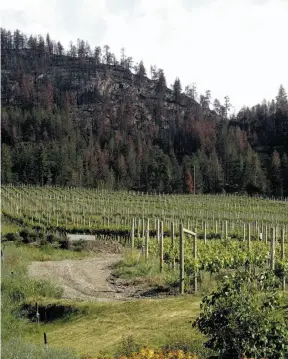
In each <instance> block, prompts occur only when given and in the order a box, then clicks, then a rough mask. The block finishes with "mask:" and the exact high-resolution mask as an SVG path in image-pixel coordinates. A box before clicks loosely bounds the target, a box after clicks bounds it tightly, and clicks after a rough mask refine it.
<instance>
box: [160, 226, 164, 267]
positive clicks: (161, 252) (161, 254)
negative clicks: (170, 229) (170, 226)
mask: <svg viewBox="0 0 288 359" xmlns="http://www.w3.org/2000/svg"><path fill="white" fill-rule="evenodd" d="M163 239H164V237H163V221H161V234H160V273H161V272H162V271H163Z"/></svg>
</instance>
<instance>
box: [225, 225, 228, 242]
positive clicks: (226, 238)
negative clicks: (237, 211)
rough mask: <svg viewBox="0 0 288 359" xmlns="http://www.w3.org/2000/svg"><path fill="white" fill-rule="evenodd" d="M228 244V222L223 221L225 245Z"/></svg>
mask: <svg viewBox="0 0 288 359" xmlns="http://www.w3.org/2000/svg"><path fill="white" fill-rule="evenodd" d="M227 244H228V221H225V245H226V246H227Z"/></svg>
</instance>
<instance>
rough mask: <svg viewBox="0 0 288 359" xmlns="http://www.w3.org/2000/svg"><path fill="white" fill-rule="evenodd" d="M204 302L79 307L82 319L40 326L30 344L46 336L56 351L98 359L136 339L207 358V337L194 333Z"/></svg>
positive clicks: (184, 299) (186, 299)
mask: <svg viewBox="0 0 288 359" xmlns="http://www.w3.org/2000/svg"><path fill="white" fill-rule="evenodd" d="M199 301H200V298H199V297H192V296H184V297H177V298H167V299H161V300H157V299H153V300H151V299H145V300H135V301H129V302H122V303H118V302H117V303H89V304H86V303H79V302H78V303H76V302H74V303H73V305H74V306H75V308H77V309H78V314H76V315H75V316H73V315H72V316H71V317H70V320H69V321H68V322H67V321H57V322H55V323H49V324H41V326H40V329H39V330H38V329H37V327H36V324H30V325H29V327H27V330H26V333H25V338H26V339H27V340H29V341H31V342H33V343H39V342H41V340H42V337H43V332H44V331H45V332H46V333H47V334H48V337H49V343H50V345H53V347H54V346H55V347H62V346H63V345H65V346H69V347H71V348H73V349H74V350H75V351H76V352H78V353H80V354H90V355H96V354H97V353H99V352H100V351H104V352H106V353H109V354H115V352H117V349H118V348H119V346H120V345H121V343H122V342H123V340H124V339H127V338H128V337H129V336H130V335H132V336H133V338H134V340H135V342H136V343H139V346H149V347H152V348H153V347H154V348H159V347H167V346H173V345H174V346H178V347H179V346H182V347H186V348H187V349H190V350H191V351H193V352H196V353H197V354H202V356H201V358H202V357H204V356H203V355H204V353H205V349H204V348H203V346H202V344H203V341H204V337H203V336H202V335H201V334H199V332H197V331H196V329H192V327H191V323H192V322H193V320H194V319H195V318H196V316H197V315H198V313H199ZM65 303H67V301H59V302H58V304H59V305H61V304H62V305H64V304H65ZM70 303H71V302H70ZM47 304H48V302H47ZM42 305H45V302H43V303H42ZM79 313H81V314H79ZM206 354H207V351H206Z"/></svg>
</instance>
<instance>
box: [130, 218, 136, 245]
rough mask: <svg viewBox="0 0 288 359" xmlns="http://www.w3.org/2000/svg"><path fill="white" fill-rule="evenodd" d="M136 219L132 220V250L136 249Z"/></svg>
mask: <svg viewBox="0 0 288 359" xmlns="http://www.w3.org/2000/svg"><path fill="white" fill-rule="evenodd" d="M134 232H135V218H133V219H132V229H131V248H132V251H133V249H134V238H135V237H134V236H135V233H134Z"/></svg>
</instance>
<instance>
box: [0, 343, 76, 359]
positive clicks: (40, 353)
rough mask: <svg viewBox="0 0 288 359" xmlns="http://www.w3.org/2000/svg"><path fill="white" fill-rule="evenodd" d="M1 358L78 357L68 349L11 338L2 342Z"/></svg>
mask: <svg viewBox="0 0 288 359" xmlns="http://www.w3.org/2000/svg"><path fill="white" fill-rule="evenodd" d="M1 358H3V359H36V358H37V359H54V358H55V359H79V356H78V355H77V354H75V353H74V352H73V351H71V350H70V349H53V348H50V347H48V348H44V346H43V345H41V346H40V345H35V344H30V343H25V342H24V341H23V340H21V339H18V338H17V339H15V338H14V339H11V340H9V341H7V342H4V343H2V348H1Z"/></svg>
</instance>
